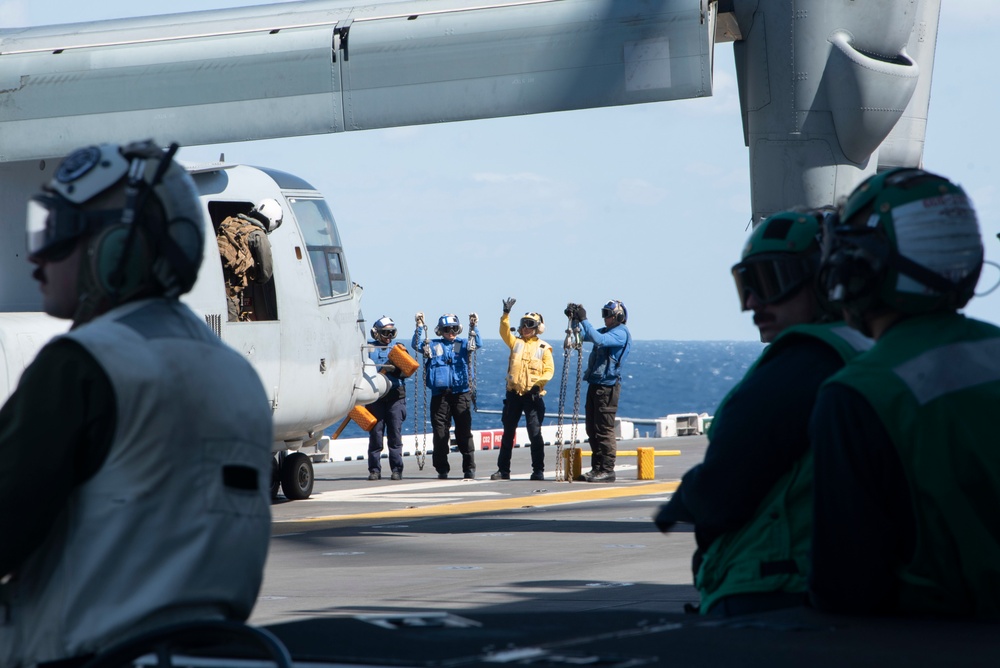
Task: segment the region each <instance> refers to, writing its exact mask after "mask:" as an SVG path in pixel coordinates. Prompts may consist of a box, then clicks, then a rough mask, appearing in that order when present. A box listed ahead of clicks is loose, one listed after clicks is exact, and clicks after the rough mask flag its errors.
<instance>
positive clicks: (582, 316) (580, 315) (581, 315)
mask: <svg viewBox="0 0 1000 668" xmlns="http://www.w3.org/2000/svg"><path fill="white" fill-rule="evenodd" d="M576 319H577V320H579V321H580V322H583V321H584V320H586V319H587V309H585V308H583V304H577V305H576Z"/></svg>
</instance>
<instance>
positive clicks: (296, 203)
mask: <svg viewBox="0 0 1000 668" xmlns="http://www.w3.org/2000/svg"><path fill="white" fill-rule="evenodd" d="M288 201H289V204H290V205H291V207H292V211H294V212H295V218H296V219H297V220H298V221H299V227H300V228H301V229H302V236H303V237H305V242H306V252H307V253H308V254H309V263H310V265H311V266H312V270H313V276H314V277H315V279H316V289H317V291H318V292H319V297H320V299H330V298H333V297H337V296H338V295H345V294H347V292H348V287H349V286H350V281H349V280H348V277H347V266H346V264H345V263H344V249H343V248H342V247H341V244H340V234H338V232H337V225H336V223H335V222H334V220H333V215H332V214H331V213H330V209H329V208H328V207H327V206H326V202H325V201H324V200H322V199H307V198H294V197H292V198H289V199H288Z"/></svg>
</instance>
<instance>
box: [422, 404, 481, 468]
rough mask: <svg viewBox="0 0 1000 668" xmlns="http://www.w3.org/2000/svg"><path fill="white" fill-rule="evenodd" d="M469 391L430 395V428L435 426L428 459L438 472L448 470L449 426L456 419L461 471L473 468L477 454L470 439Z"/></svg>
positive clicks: (470, 413)
mask: <svg viewBox="0 0 1000 668" xmlns="http://www.w3.org/2000/svg"><path fill="white" fill-rule="evenodd" d="M471 404H472V402H471V399H470V397H469V393H468V392H463V393H461V394H454V393H452V392H447V393H445V394H436V395H434V396H432V397H431V428H432V429H433V430H434V452H433V454H432V455H431V461H432V462H433V463H434V470H435V471H437V472H438V473H448V472H449V471H451V465H450V464H449V463H448V453H449V452H451V442H450V440H451V439H450V435H449V429H450V427H451V422H452V420H454V421H455V442H456V443H457V444H458V451H459V452H461V453H462V473H465V474H468V473H472V474H474V473H475V472H476V455H475V453H474V451H475V448H474V447H473V443H472V410H471Z"/></svg>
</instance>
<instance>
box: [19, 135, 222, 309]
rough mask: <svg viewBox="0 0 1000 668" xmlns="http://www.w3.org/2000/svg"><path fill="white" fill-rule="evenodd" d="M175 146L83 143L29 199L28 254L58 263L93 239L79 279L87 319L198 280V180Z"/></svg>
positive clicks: (200, 235)
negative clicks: (82, 242) (180, 162)
mask: <svg viewBox="0 0 1000 668" xmlns="http://www.w3.org/2000/svg"><path fill="white" fill-rule="evenodd" d="M176 151H177V145H176V144H174V145H172V146H171V147H170V148H169V149H168V150H167V151H164V150H162V149H161V148H160V147H158V146H156V145H155V144H154V143H153V142H151V141H144V142H136V143H132V144H129V145H127V146H119V145H116V144H101V145H99V146H88V147H86V148H82V149H79V150H77V151H74V152H73V153H71V154H70V155H69V156H67V157H66V158H65V159H64V160H63V161H62V163H60V165H59V167H58V168H57V169H56V172H55V175H54V176H53V177H52V180H51V181H50V182H49V183H48V184H47V185H46V186H44V188H43V192H42V193H40V194H38V195H35V196H34V197H32V198H31V200H30V201H29V204H28V219H27V232H28V253H29V257H31V258H36V259H39V260H47V261H58V260H60V259H63V258H65V257H66V256H68V255H69V254H70V253H71V252H72V251H73V249H74V248H75V247H76V245H77V243H78V242H79V241H80V240H81V239H83V240H85V242H86V243H87V244H88V248H87V255H86V257H87V259H86V260H85V266H84V267H83V268H82V269H81V274H80V285H79V292H80V298H81V304H80V311H81V315H83V316H84V317H86V318H88V319H89V317H91V316H92V315H93V314H94V313H95V312H98V311H99V310H100V309H106V308H110V307H112V306H115V305H117V304H120V303H123V302H126V301H129V300H131V299H134V298H137V297H140V296H150V295H163V296H166V297H178V296H179V295H181V294H183V293H185V292H188V291H189V290H190V289H191V288H192V287H193V286H194V282H195V279H196V278H197V277H198V269H199V267H200V265H201V258H202V247H203V243H204V234H205V231H204V225H203V214H202V207H201V202H200V201H199V199H198V193H197V191H196V189H195V185H194V181H192V179H191V176H190V175H189V174H188V173H187V171H186V170H185V169H184V168H183V167H181V166H180V165H178V164H177V163H175V162H174V161H173V156H174V153H176ZM77 320H78V321H79V320H81V318H80V317H79V316H78V317H77Z"/></svg>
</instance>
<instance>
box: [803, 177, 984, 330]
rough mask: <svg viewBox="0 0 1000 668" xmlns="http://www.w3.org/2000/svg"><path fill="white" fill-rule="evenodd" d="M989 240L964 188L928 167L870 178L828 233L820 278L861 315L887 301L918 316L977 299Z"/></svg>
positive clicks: (832, 295) (834, 299)
mask: <svg viewBox="0 0 1000 668" xmlns="http://www.w3.org/2000/svg"><path fill="white" fill-rule="evenodd" d="M982 266H983V242H982V237H981V236H980V233H979V223H978V221H977V220H976V212H975V210H973V208H972V202H970V201H969V198H968V196H967V195H966V194H965V191H964V190H962V188H961V187H959V186H958V185H955V184H954V183H952V182H951V181H949V180H948V179H946V178H944V177H942V176H938V175H936V174H931V173H930V172H925V171H924V170H922V169H913V168H899V169H894V170H890V171H888V172H885V173H883V174H877V175H875V176H872V177H869V178H868V179H866V180H865V181H863V182H862V183H861V185H859V186H858V187H857V188H855V189H854V192H852V193H851V195H850V196H849V197H848V199H847V202H846V203H845V204H844V206H843V208H842V210H841V212H840V217H839V221H838V222H837V224H835V225H830V228H829V229H828V230H827V232H826V233H825V234H824V243H823V259H822V268H821V274H820V282H821V283H822V286H823V288H824V289H825V290H827V292H828V295H829V298H830V300H831V302H833V303H835V304H836V305H838V306H842V307H844V308H846V309H848V310H849V311H852V312H854V313H863V312H864V311H866V310H868V309H869V308H871V307H873V306H874V307H878V306H888V307H890V308H893V309H895V310H898V311H901V312H903V313H909V314H916V313H927V312H931V311H938V310H952V309H957V308H961V307H963V306H965V304H966V303H967V302H968V301H969V299H971V298H972V294H973V291H974V290H975V287H976V283H977V282H978V280H979V272H980V271H981V270H982Z"/></svg>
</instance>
